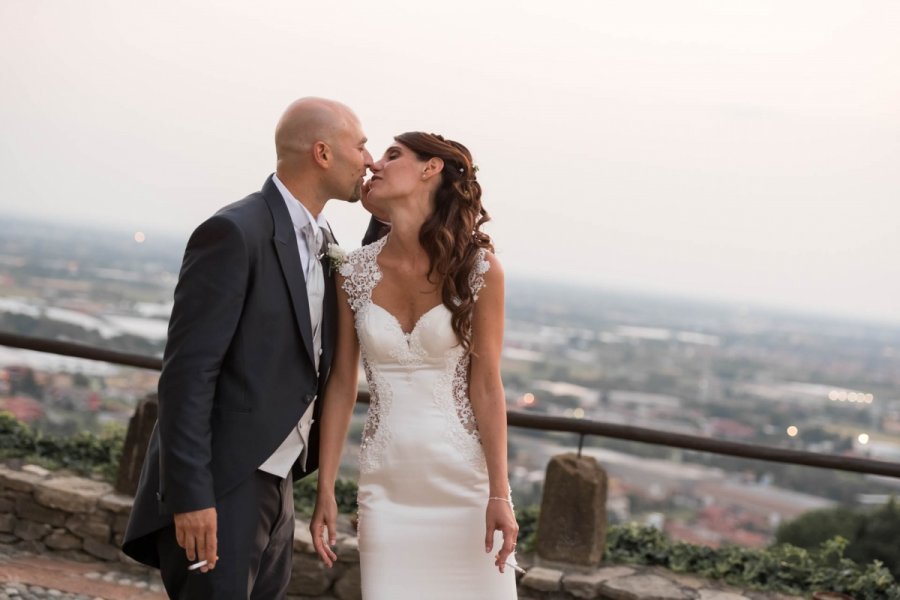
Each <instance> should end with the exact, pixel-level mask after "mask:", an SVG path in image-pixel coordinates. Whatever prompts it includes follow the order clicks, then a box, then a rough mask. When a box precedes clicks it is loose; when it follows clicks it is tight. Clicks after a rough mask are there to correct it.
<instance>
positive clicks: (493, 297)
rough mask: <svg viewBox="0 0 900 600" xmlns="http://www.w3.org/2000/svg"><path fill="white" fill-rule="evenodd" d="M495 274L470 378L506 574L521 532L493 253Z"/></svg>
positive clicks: (478, 312) (478, 317) (490, 524)
mask: <svg viewBox="0 0 900 600" xmlns="http://www.w3.org/2000/svg"><path fill="white" fill-rule="evenodd" d="M485 258H486V260H487V261H488V262H489V263H490V269H488V271H487V273H485V275H484V282H485V285H484V287H483V288H482V290H481V291H480V293H479V297H478V302H476V303H475V310H474V314H473V317H472V351H473V354H472V363H471V369H470V374H469V399H470V400H471V401H472V410H473V411H474V412H475V419H476V420H477V422H478V433H479V435H480V436H481V445H482V448H483V449H484V456H485V459H486V461H487V469H488V478H489V480H490V499H487V498H485V501H486V502H487V514H486V519H487V530H486V532H485V540H484V542H485V549H486V551H488V552H490V551H491V547H492V546H493V537H494V530H496V529H499V530H500V531H502V532H503V547H502V548H501V549H500V552H499V553H498V555H497V558H496V564H497V566H498V567H499V568H500V571H501V572H502V571H503V570H504V565H505V564H506V560H507V557H508V556H509V555H510V554H511V553H512V552H513V550H514V548H515V544H516V537H517V535H518V531H519V527H518V525H517V524H516V519H515V515H514V514H513V511H512V502H511V499H510V497H509V476H508V472H507V457H506V396H505V393H504V391H503V381H502V380H501V378H500V352H501V350H502V347H503V319H504V309H503V301H504V289H503V269H502V268H501V266H500V262H499V261H498V260H497V258H496V257H495V256H494V255H493V254H490V253H488V254H487V255H486V256H485Z"/></svg>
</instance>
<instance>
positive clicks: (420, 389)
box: [340, 237, 490, 473]
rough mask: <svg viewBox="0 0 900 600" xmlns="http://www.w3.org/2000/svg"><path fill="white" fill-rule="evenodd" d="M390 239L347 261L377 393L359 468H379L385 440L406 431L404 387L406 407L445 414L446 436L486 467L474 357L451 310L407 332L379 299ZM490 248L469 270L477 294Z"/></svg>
mask: <svg viewBox="0 0 900 600" xmlns="http://www.w3.org/2000/svg"><path fill="white" fill-rule="evenodd" d="M386 240H387V237H384V238H382V239H380V240H378V241H377V242H375V243H373V244H370V245H368V246H364V247H362V248H359V249H358V250H355V251H353V252H351V253H350V254H349V255H348V257H347V260H346V261H345V262H344V264H343V265H342V266H341V269H340V273H341V275H343V276H344V278H345V279H344V281H343V289H344V290H345V291H346V292H347V295H348V299H349V303H350V308H351V309H352V310H353V312H354V320H355V324H356V332H357V335H358V337H359V342H360V349H361V351H362V360H363V369H364V370H365V373H366V380H367V382H368V385H369V393H370V396H371V400H370V404H369V411H368V416H367V418H366V424H365V426H364V428H363V436H362V444H361V446H360V471H361V472H362V473H367V472H372V471H374V470H377V469H378V468H379V467H380V466H381V463H382V459H383V456H384V451H385V448H386V447H387V446H388V445H389V444H391V443H392V440H393V438H394V437H395V436H397V435H402V432H398V431H395V429H397V427H398V426H399V425H398V424H399V423H401V422H403V419H404V418H406V417H409V416H410V415H392V411H394V410H395V408H396V409H398V410H400V408H399V407H395V400H396V399H397V396H398V395H401V397H402V400H403V408H402V410H404V411H407V412H409V413H414V414H415V415H419V414H420V413H421V418H422V419H429V418H433V419H437V420H439V421H440V422H439V423H437V424H438V425H440V430H441V431H442V432H443V435H444V438H445V439H444V441H445V442H447V443H448V444H451V445H452V447H453V449H454V451H455V453H456V454H457V455H458V456H460V457H462V458H464V459H465V460H467V461H469V462H470V464H471V465H472V466H473V467H475V468H477V469H479V470H484V469H485V464H484V452H483V451H482V449H481V442H480V438H479V435H478V426H477V423H476V421H475V414H474V412H473V411H472V404H471V402H470V400H469V362H470V360H469V356H468V355H467V354H466V353H465V352H464V350H463V348H462V346H461V345H460V344H459V340H458V339H457V337H456V334H455V332H454V331H453V328H452V326H451V323H450V319H451V313H450V311H449V310H447V308H446V307H445V306H444V305H443V304H438V305H437V306H434V307H432V308H431V309H430V310H428V311H426V312H425V313H424V314H423V315H422V316H421V317H420V318H419V320H418V321H417V322H416V323H415V325H414V326H413V328H412V330H411V331H410V332H408V333H407V332H404V331H403V329H402V327H401V325H400V322H399V321H398V320H397V319H396V318H395V317H394V315H392V314H391V313H390V312H388V311H387V310H386V309H384V308H383V307H381V306H379V305H378V304H375V303H374V302H373V301H372V291H373V290H374V289H375V287H376V286H377V285H378V282H379V281H381V279H382V273H381V271H380V269H379V268H378V261H377V258H378V254H379V253H380V252H381V249H382V248H383V247H384V244H385V242H386ZM486 252H487V251H486V250H484V249H481V250H480V252H479V255H478V258H477V260H476V262H475V267H474V268H473V270H472V273H471V275H470V276H469V285H470V286H471V289H472V292H473V297H474V298H475V299H476V300H477V297H478V293H479V292H480V291H481V289H482V288H483V287H484V274H485V273H486V272H487V271H488V269H489V268H490V263H489V262H488V261H487V259H486ZM423 403H427V405H426V404H423ZM416 418H420V417H418V416H417V417H416Z"/></svg>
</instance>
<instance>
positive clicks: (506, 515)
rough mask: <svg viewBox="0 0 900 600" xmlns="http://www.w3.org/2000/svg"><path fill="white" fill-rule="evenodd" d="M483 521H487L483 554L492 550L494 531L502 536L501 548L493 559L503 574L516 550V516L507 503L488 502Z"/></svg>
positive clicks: (517, 532) (517, 525) (517, 533)
mask: <svg viewBox="0 0 900 600" xmlns="http://www.w3.org/2000/svg"><path fill="white" fill-rule="evenodd" d="M485 520H486V521H487V530H486V531H485V535H484V549H485V552H490V551H491V550H493V548H494V531H496V530H498V529H499V530H500V532H501V533H502V534H503V546H501V547H500V551H499V552H498V553H497V554H496V556H495V557H494V559H495V560H494V565H495V566H496V567H497V568H498V569H500V572H501V573H503V572H504V569H505V567H506V561H507V560H508V559H509V555H510V554H512V553H513V551H515V549H516V538H517V537H518V536H519V524H518V523H516V515H515V514H514V513H513V509H512V505H511V504H510V503H509V502H504V501H502V500H488V505H487V511H486V512H485Z"/></svg>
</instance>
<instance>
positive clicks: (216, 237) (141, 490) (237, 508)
mask: <svg viewBox="0 0 900 600" xmlns="http://www.w3.org/2000/svg"><path fill="white" fill-rule="evenodd" d="M365 143H366V138H365V135H364V134H363V131H362V127H361V125H360V122H359V119H358V118H357V117H356V115H355V114H354V113H353V112H352V111H351V110H350V109H349V108H348V107H346V106H344V105H343V104H340V103H338V102H334V101H330V100H324V99H321V98H303V99H301V100H297V101H296V102H294V103H293V104H291V105H290V106H289V107H288V108H287V110H286V111H285V113H284V115H283V116H282V117H281V120H280V121H279V123H278V126H277V128H276V131H275V149H276V153H277V158H278V162H277V169H276V172H275V174H274V175H272V176H271V177H269V179H268V180H267V181H266V182H265V184H264V185H263V188H262V190H261V191H259V192H256V193H253V194H250V195H249V196H247V197H246V198H244V199H243V200H241V201H240V202H236V203H234V204H231V205H229V206H226V207H225V208H223V209H221V210H220V211H219V212H218V213H216V214H215V215H214V216H213V217H211V218H210V219H208V220H207V221H206V222H204V223H203V224H201V225H200V226H199V227H198V228H197V229H196V231H194V233H193V234H192V235H191V238H190V240H189V241H188V244H187V249H186V250H185V254H184V261H183V263H182V267H181V273H180V275H179V278H178V285H177V286H176V288H175V305H174V307H173V309H172V316H171V320H170V322H169V336H168V341H167V344H166V349H165V355H164V359H163V370H162V374H161V376H160V379H159V421H158V423H157V427H156V429H155V431H154V432H153V436H152V438H151V441H150V445H149V448H148V450H147V456H146V459H145V462H144V465H143V470H142V473H141V480H140V483H139V485H138V491H137V494H136V496H135V501H134V507H133V510H132V513H131V517H130V520H129V522H128V530H127V532H126V534H125V539H124V543H123V550H124V552H125V553H126V554H128V555H129V556H131V557H132V558H134V559H136V560H138V561H140V562H143V563H146V564H148V565H152V566H156V567H159V568H160V570H161V572H162V578H163V582H164V584H165V587H166V591H167V592H168V594H169V596H170V597H172V598H189V599H194V598H196V599H201V598H202V599H211V598H216V599H222V598H229V599H230V598H234V599H241V600H248V599H260V600H262V599H266V600H270V599H278V598H283V597H284V595H285V590H286V588H287V585H288V582H289V580H290V576H291V556H292V551H293V536H294V504H293V490H292V482H293V479H299V478H301V477H304V476H305V475H307V474H309V473H310V472H311V471H313V470H315V469H316V467H317V464H318V423H317V420H318V415H319V414H321V401H322V392H323V390H324V387H325V381H326V380H327V378H328V373H329V369H330V366H331V360H332V356H333V353H334V343H335V328H336V326H337V320H336V310H337V309H336V305H335V302H336V293H335V289H334V279H333V273H332V269H331V268H330V265H329V264H328V260H329V259H328V256H327V243H329V242H333V241H334V239H333V237H332V236H331V232H330V229H329V227H328V223H327V222H326V221H325V218H324V217H323V215H322V209H323V208H324V207H325V204H326V202H327V201H328V200H329V199H330V198H335V199H340V200H346V201H350V202H355V201H357V200H359V199H360V194H361V187H362V183H363V176H364V174H365V171H366V168H368V167H369V166H370V165H371V164H372V157H371V156H370V155H369V152H368V151H367V150H366V147H365ZM200 561H206V563H205V565H202V566H197V567H193V566H192V565H195V564H197V563H198V562H200Z"/></svg>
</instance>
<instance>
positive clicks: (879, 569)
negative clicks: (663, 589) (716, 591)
mask: <svg viewBox="0 0 900 600" xmlns="http://www.w3.org/2000/svg"><path fill="white" fill-rule="evenodd" d="M606 541H607V551H606V559H607V560H608V561H610V562H622V563H631V564H641V565H659V566H662V567H665V568H667V569H671V570H672V571H677V572H690V573H695V574H697V575H700V576H702V577H708V578H710V579H722V580H724V581H726V582H728V583H730V584H732V585H735V586H738V587H746V588H758V589H765V590H771V591H777V592H783V593H788V594H804V593H809V592H812V591H817V590H828V591H833V592H842V593H845V594H849V595H851V596H853V597H854V598H855V599H856V600H900V585H898V584H897V582H896V581H895V580H894V577H893V576H892V575H891V573H890V571H888V570H887V569H886V568H885V567H884V565H883V564H882V563H881V562H879V561H874V562H872V563H870V564H868V565H866V566H860V565H858V564H857V563H855V562H854V561H853V560H851V559H849V558H846V557H845V556H844V551H845V549H846V548H847V540H846V539H844V538H841V537H836V538H833V539H831V540H827V541H826V542H824V543H823V544H821V546H820V547H819V548H817V549H815V550H806V549H803V548H797V547H796V546H791V545H789V544H780V545H775V546H772V547H771V548H768V549H764V550H753V549H749V548H738V547H733V546H729V547H724V548H708V547H706V546H695V545H692V544H687V543H684V542H675V541H672V540H670V539H669V538H667V537H666V536H665V535H664V534H663V533H662V532H661V531H659V530H657V529H654V528H652V527H647V526H642V525H637V524H634V523H632V524H628V525H617V526H613V527H610V529H609V532H608V534H607V538H606Z"/></svg>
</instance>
